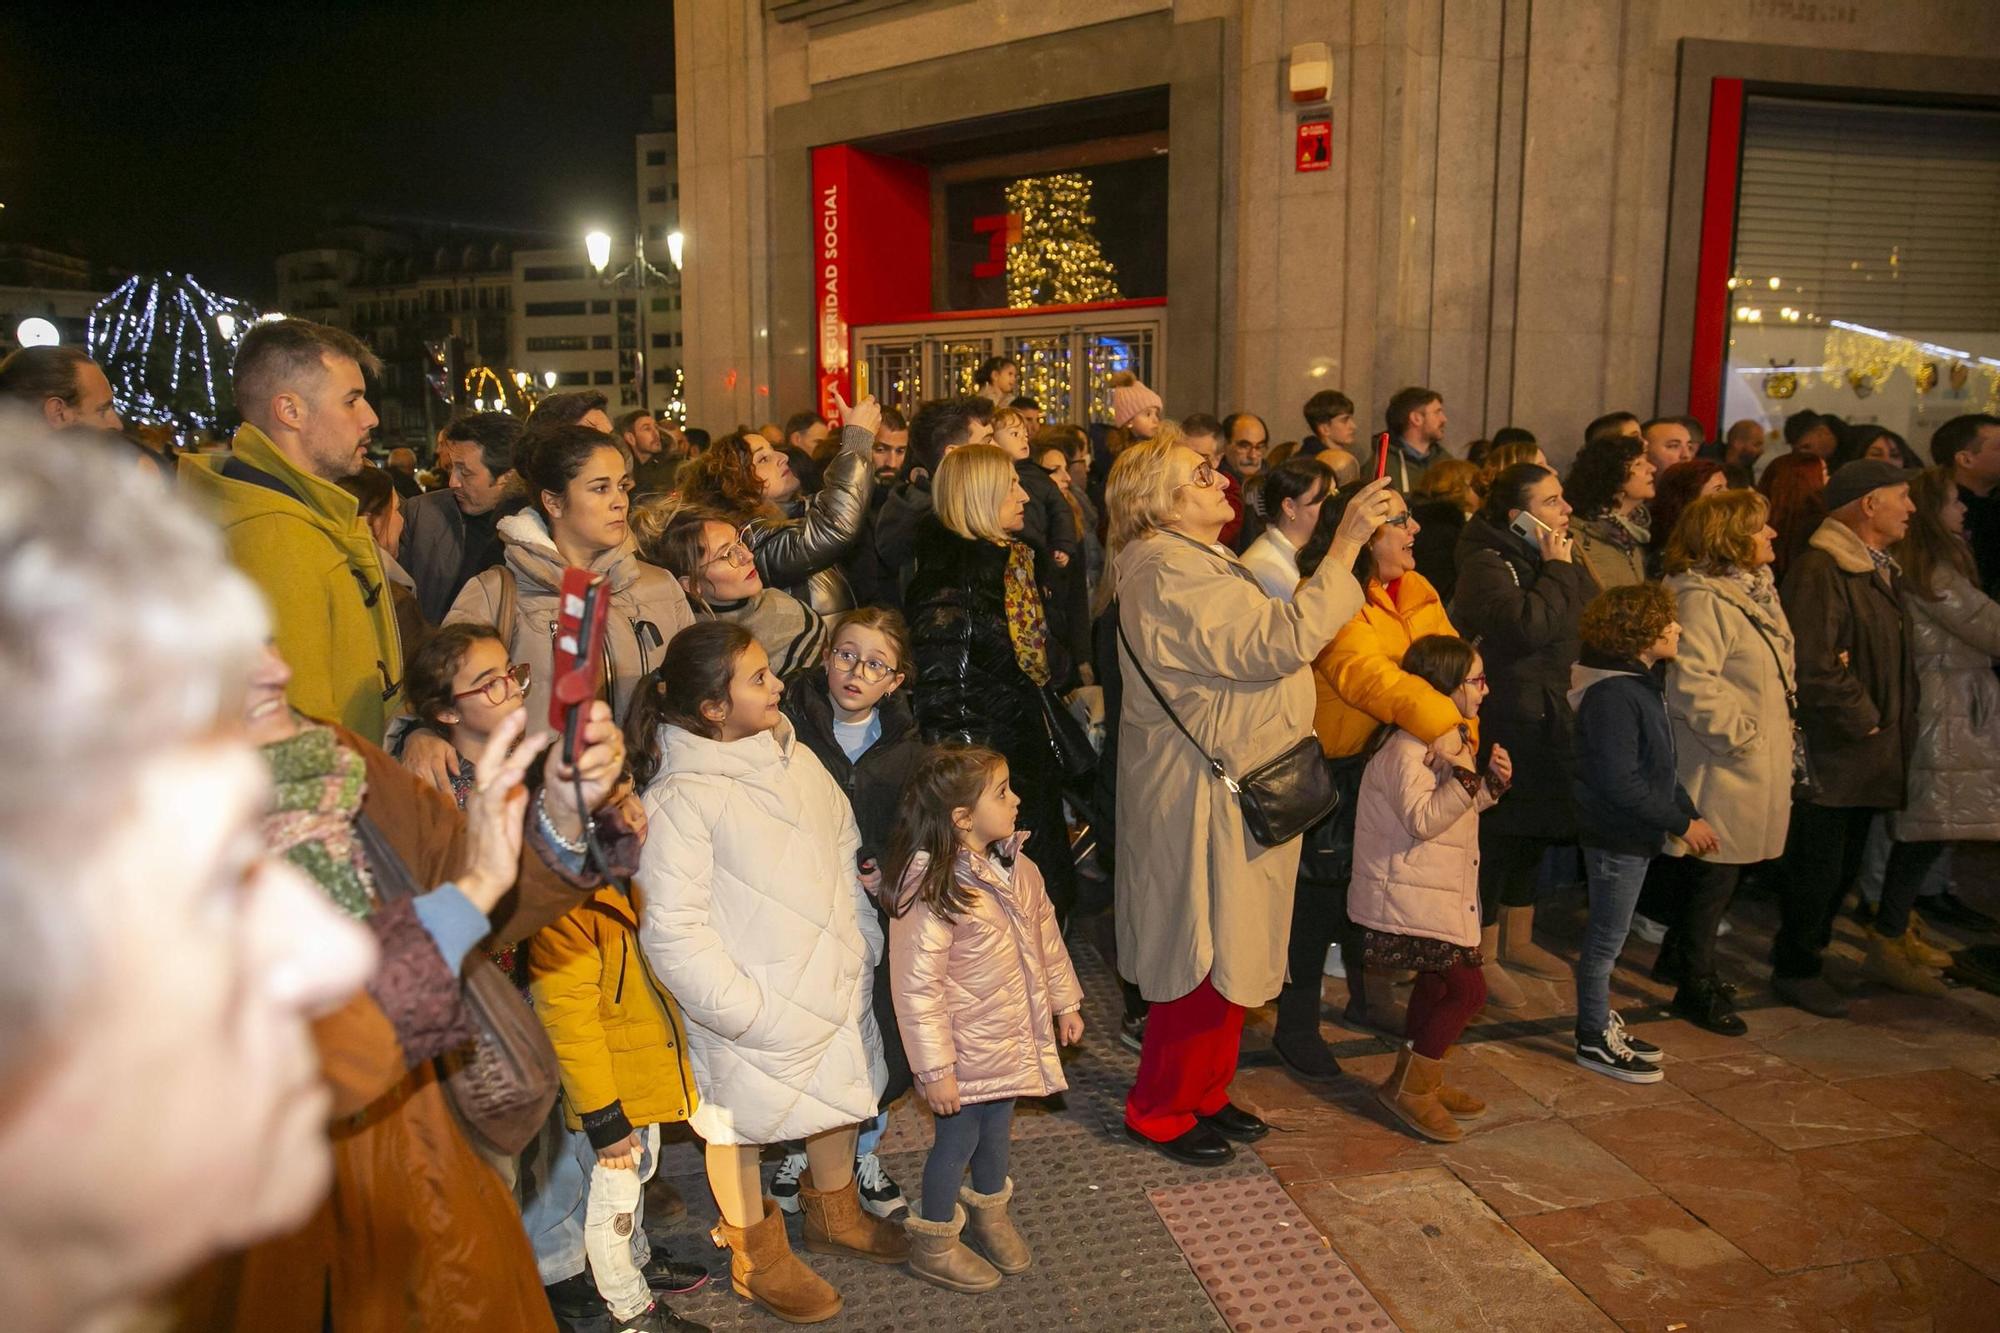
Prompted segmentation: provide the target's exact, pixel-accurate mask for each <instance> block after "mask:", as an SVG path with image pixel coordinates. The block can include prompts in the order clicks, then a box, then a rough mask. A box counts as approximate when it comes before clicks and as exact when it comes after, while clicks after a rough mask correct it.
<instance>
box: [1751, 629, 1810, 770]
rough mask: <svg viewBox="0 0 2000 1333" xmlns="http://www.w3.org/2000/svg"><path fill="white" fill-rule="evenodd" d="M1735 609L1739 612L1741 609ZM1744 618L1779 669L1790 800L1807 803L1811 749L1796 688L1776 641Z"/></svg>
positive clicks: (1773, 663) (1772, 662)
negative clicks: (1787, 721)
mask: <svg viewBox="0 0 2000 1333" xmlns="http://www.w3.org/2000/svg"><path fill="white" fill-rule="evenodd" d="M1737 609H1738V610H1742V608H1741V607H1739V608H1737ZM1743 618H1744V619H1745V620H1747V621H1749V622H1750V628H1751V629H1754V630H1756V631H1757V637H1758V638H1760V639H1762V640H1763V641H1764V646H1765V647H1766V648H1769V649H1770V650H1771V664H1772V665H1773V666H1775V667H1777V668H1778V683H1779V684H1780V685H1782V686H1783V687H1784V690H1785V712H1786V713H1787V714H1789V715H1790V716H1791V719H1792V799H1793V800H1795V801H1810V800H1812V798H1813V794H1814V790H1815V788H1814V784H1813V772H1812V747H1811V746H1809V745H1807V744H1806V729H1805V728H1804V727H1803V726H1801V725H1800V724H1799V692H1798V687H1797V686H1796V685H1794V684H1793V683H1792V681H1791V680H1790V679H1789V678H1787V677H1786V675H1785V659H1784V657H1783V655H1781V654H1780V653H1779V652H1778V645H1777V642H1776V640H1774V639H1772V637H1771V636H1770V634H1769V633H1767V632H1766V631H1765V629H1764V626H1763V625H1762V624H1760V623H1759V622H1758V620H1757V617H1755V616H1753V615H1751V614H1750V613H1749V612H1748V611H1744V612H1743Z"/></svg>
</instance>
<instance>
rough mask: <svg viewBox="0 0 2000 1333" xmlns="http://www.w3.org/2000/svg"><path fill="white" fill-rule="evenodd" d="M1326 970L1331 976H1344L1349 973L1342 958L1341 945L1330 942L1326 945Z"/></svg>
mask: <svg viewBox="0 0 2000 1333" xmlns="http://www.w3.org/2000/svg"><path fill="white" fill-rule="evenodd" d="M1324 970H1325V972H1326V974H1327V975H1328V976H1330V977H1344V976H1346V975H1347V964H1346V963H1345V962H1343V961H1342V960H1341V957H1340V946H1339V945H1338V944H1329V945H1327V946H1326V968H1325V969H1324Z"/></svg>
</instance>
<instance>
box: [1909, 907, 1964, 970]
mask: <svg viewBox="0 0 2000 1333" xmlns="http://www.w3.org/2000/svg"><path fill="white" fill-rule="evenodd" d="M1899 938H1901V939H1902V941H1903V949H1904V951H1905V952H1907V953H1908V954H1909V955H1910V961H1911V962H1913V963H1915V964H1916V965H1917V966H1918V967H1928V968H1931V969H1933V970H1934V971H1938V972H1942V971H1944V970H1945V969H1946V968H1948V967H1950V966H1951V965H1952V962H1953V961H1954V960H1953V958H1952V956H1951V955H1950V954H1949V953H1947V952H1946V951H1945V950H1943V949H1940V948H1938V947H1937V945H1935V944H1932V943H1931V942H1930V941H1929V940H1927V939H1925V938H1924V932H1923V930H1922V929H1921V928H1920V927H1919V926H1918V925H1917V917H1916V913H1914V912H1912V913H1911V914H1910V924H1909V925H1908V926H1906V927H1904V929H1903V933H1902V935H1901V936H1900V937H1899Z"/></svg>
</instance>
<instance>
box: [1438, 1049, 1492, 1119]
mask: <svg viewBox="0 0 2000 1333" xmlns="http://www.w3.org/2000/svg"><path fill="white" fill-rule="evenodd" d="M1444 1063H1445V1062H1444V1061H1443V1060H1440V1061H1438V1065H1439V1069H1438V1104H1439V1105H1440V1106H1442V1107H1444V1109H1445V1110H1447V1111H1449V1112H1451V1115H1452V1119H1454V1120H1477V1119H1479V1117H1480V1116H1483V1115H1485V1114H1486V1103H1485V1102H1482V1101H1480V1100H1479V1098H1477V1097H1475V1096H1473V1095H1472V1094H1471V1093H1469V1092H1467V1091H1466V1090H1465V1089H1464V1088H1454V1087H1453V1086H1451V1084H1449V1083H1447V1082H1445V1077H1446V1075H1447V1074H1448V1073H1449V1072H1450V1071H1448V1070H1446V1069H1445V1068H1444V1067H1443V1066H1444Z"/></svg>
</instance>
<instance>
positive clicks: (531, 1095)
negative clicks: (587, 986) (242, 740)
mask: <svg viewBox="0 0 2000 1333" xmlns="http://www.w3.org/2000/svg"><path fill="white" fill-rule="evenodd" d="M354 822H355V829H356V831H357V832H358V833H360V835H361V845H362V847H363V849H364V850H365V851H366V852H367V855H368V865H369V868H370V869H371V870H373V871H374V872H375V887H376V889H377V890H378V891H379V892H380V893H381V894H382V896H383V897H384V898H385V899H391V900H393V899H396V898H414V897H416V896H417V895H418V893H419V892H421V890H419V889H418V887H417V885H416V882H415V881H414V880H413V879H412V878H411V876H410V868H409V867H408V866H407V865H405V864H404V863H403V858H402V857H401V856H398V855H397V854H396V849H395V848H393V847H391V846H390V845H389V841H388V839H387V838H385V837H384V836H383V835H382V831H381V830H380V829H378V828H376V827H375V824H374V822H373V821H371V820H370V819H369V818H368V817H367V816H366V815H362V816H359V817H357V818H356V820H355V821H354ZM459 990H460V993H461V995H462V996H463V998H464V1000H465V1009H466V1014H467V1017H469V1018H470V1019H471V1021H472V1026H473V1028H474V1029H475V1030H476V1032H477V1034H478V1035H477V1036H475V1037H474V1038H473V1040H472V1042H471V1043H470V1044H469V1045H467V1046H466V1047H465V1049H463V1050H462V1051H456V1052H453V1053H452V1054H450V1055H447V1056H443V1057H440V1059H439V1060H438V1067H439V1071H440V1073H441V1074H442V1075H443V1082H444V1091H445V1096H446V1097H448V1098H449V1099H450V1100H451V1104H452V1107H453V1109H455V1110H456V1111H457V1112H458V1116H459V1119H460V1120H461V1121H462V1122H463V1123H464V1125H465V1127H466V1129H467V1130H468V1131H470V1132H471V1134H472V1136H473V1137H474V1138H475V1139H477V1140H478V1141H479V1143H480V1145H481V1146H483V1147H485V1148H487V1149H488V1150H490V1151H491V1152H493V1153H495V1154H497V1155H499V1156H503V1157H512V1156H514V1155H515V1154H517V1153H519V1152H521V1151H522V1150H523V1149H525V1148H526V1147H527V1146H528V1145H529V1144H530V1143H532V1142H533V1141H534V1138H535V1135H536V1133H537V1132H538V1131H540V1129H541V1127H542V1124H543V1122H545V1121H546V1120H547V1119H548V1117H549V1109H550V1108H551V1107H553V1106H554V1105H555V1103H556V1095H557V1094H558V1093H559V1092H560V1091H561V1088H562V1081H561V1071H560V1070H559V1069H558V1067H557V1065H556V1050H555V1047H554V1046H552V1045H551V1044H550V1043H549V1034H548V1032H547V1030H546V1029H544V1028H543V1027H542V1021H541V1019H539V1018H537V1017H536V1016H535V1011H534V1010H533V1009H530V1008H529V1007H528V1002H527V1001H526V1000H524V999H522V998H521V992H520V991H519V990H517V989H515V986H514V983H513V982H512V981H510V980H508V979H507V976H506V974H505V973H503V972H501V970H500V969H499V968H497V967H495V966H494V965H493V960H492V959H490V958H488V957H487V956H486V955H485V954H484V953H482V952H480V951H479V950H477V949H474V950H473V951H472V952H471V953H469V954H467V955H466V956H465V962H464V964H463V965H462V966H461V967H460V969H459Z"/></svg>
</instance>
